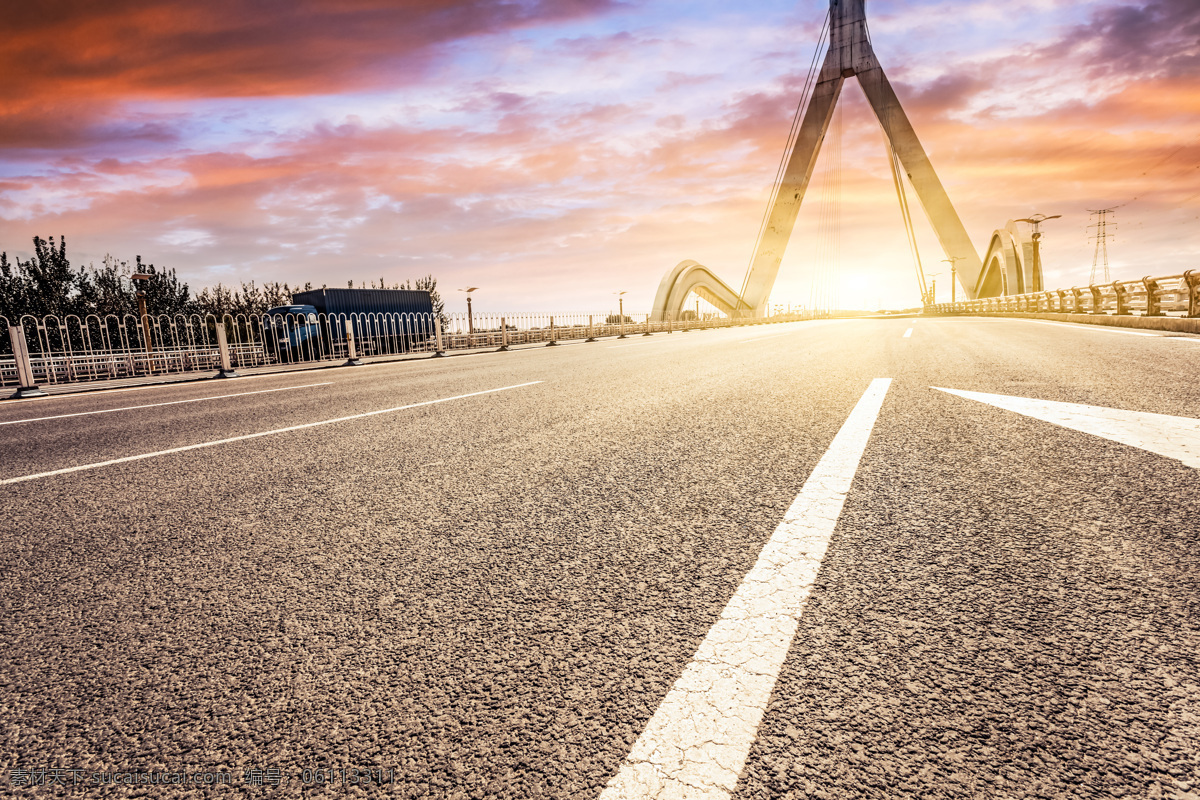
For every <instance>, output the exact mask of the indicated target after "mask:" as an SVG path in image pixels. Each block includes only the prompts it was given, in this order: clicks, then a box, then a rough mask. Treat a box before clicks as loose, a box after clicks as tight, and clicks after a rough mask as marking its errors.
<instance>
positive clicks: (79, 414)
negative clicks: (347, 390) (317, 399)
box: [0, 381, 333, 425]
mask: <svg viewBox="0 0 1200 800" xmlns="http://www.w3.org/2000/svg"><path fill="white" fill-rule="evenodd" d="M332 383H333V381H326V382H324V383H306V384H304V385H303V386H282V387H280V388H278V389H257V390H255V391H253V392H237V393H236V394H218V395H214V396H212V397H193V398H191V399H190V400H168V401H167V402H165V403H147V404H146V405H142V406H125V407H123V408H102V409H99V410H97V411H77V412H75V413H74V414H55V415H53V416H50V417H32V418H30V419H10V420H6V421H4V422H0V425H19V424H21V423H22V422H42V421H43V420H48V419H63V418H64V417H86V416H87V415H89V414H112V413H114V412H117V411H136V410H137V409H139V408H157V407H158V406H175V405H180V404H181V403H202V402H204V401H205V400H224V399H225V398H227V397H245V396H246V395H250V394H266V393H267V392H286V391H288V390H289V389H311V388H312V387H314V386H329V385H330V384H332Z"/></svg>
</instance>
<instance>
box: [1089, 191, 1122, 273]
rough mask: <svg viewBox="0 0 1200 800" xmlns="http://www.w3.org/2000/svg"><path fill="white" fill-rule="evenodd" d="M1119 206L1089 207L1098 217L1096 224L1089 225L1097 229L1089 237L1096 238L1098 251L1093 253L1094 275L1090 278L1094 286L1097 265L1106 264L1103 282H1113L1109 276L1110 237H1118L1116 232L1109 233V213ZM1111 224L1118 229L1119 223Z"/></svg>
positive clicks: (1090, 227) (1091, 212)
mask: <svg viewBox="0 0 1200 800" xmlns="http://www.w3.org/2000/svg"><path fill="white" fill-rule="evenodd" d="M1118 208H1120V206H1113V207H1112V208H1089V209H1088V213H1089V214H1095V215H1096V217H1097V219H1096V224H1094V225H1088V230H1091V229H1092V228H1095V229H1096V232H1095V233H1094V234H1092V235H1091V236H1090V237H1088V240H1089V241H1091V240H1092V239H1094V240H1095V241H1096V251H1095V253H1094V254H1093V255H1092V276H1091V277H1090V278H1088V284H1089V285H1092V286H1095V285H1096V267H1098V266H1100V265H1101V264H1103V265H1104V281H1103V282H1104V283H1111V282H1112V278H1111V277H1109V274H1108V238H1109V237H1110V236H1111V237H1112V238H1113V239H1116V238H1117V236H1116V234H1115V233H1109V231H1108V226H1109V224H1110V221H1109V219H1108V215H1109V214H1112V213H1113V212H1114V211H1116V210H1117V209H1118ZM1111 224H1112V226H1113V228H1114V229H1116V227H1117V223H1116V222H1112V223H1111Z"/></svg>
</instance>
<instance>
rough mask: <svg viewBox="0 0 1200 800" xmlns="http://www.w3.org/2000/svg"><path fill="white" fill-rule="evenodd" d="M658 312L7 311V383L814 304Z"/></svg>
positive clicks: (370, 351)
mask: <svg viewBox="0 0 1200 800" xmlns="http://www.w3.org/2000/svg"><path fill="white" fill-rule="evenodd" d="M686 316H687V318H686V319H679V320H675V319H666V320H662V321H658V320H652V319H651V317H650V315H649V314H625V315H624V318H623V319H622V317H621V316H620V315H618V314H614V313H611V312H608V313H603V314H583V313H567V314H549V313H544V314H543V313H518V314H491V313H479V312H476V313H474V314H471V315H470V316H468V315H467V314H449V315H445V316H443V317H440V318H439V317H437V316H435V315H431V314H350V315H346V314H332V315H326V314H308V315H304V314H271V315H267V314H261V315H249V316H247V315H244V314H238V315H236V316H233V315H228V314H226V315H225V316H224V317H222V318H221V319H217V318H216V317H215V316H213V315H211V314H209V315H206V316H203V317H202V316H200V315H198V314H192V315H183V314H178V315H175V316H166V315H163V316H149V315H148V316H144V317H138V316H136V315H132V314H130V315H126V316H123V317H117V316H114V315H109V316H106V317H103V318H101V317H99V316H96V315H90V316H87V317H85V318H82V319H81V318H79V317H78V316H75V315H70V316H67V317H55V316H46V317H41V318H38V317H34V316H31V315H25V316H23V317H21V318H19V319H17V320H15V321H10V320H8V319H7V318H5V317H2V316H0V387H17V388H18V389H19V391H18V394H19V395H21V396H28V395H30V394H34V393H36V392H37V388H36V387H37V385H39V384H41V385H55V384H69V383H83V382H89V381H104V380H114V379H121V378H136V377H143V376H154V375H170V374H177V373H187V372H216V373H217V374H218V375H222V376H227V377H232V376H236V375H237V374H238V372H237V370H239V369H240V370H249V369H255V370H260V369H269V368H271V367H287V366H289V365H304V364H310V365H320V364H329V365H336V364H339V363H341V364H354V363H360V359H373V358H379V357H395V356H404V355H410V354H422V353H424V354H428V355H431V356H436V355H440V354H444V353H447V352H452V351H461V350H471V349H494V350H506V349H508V348H509V347H514V346H521V345H526V346H527V345H537V344H544V345H551V346H552V345H556V344H558V343H559V342H561V341H568V340H576V341H578V340H583V341H592V340H595V339H599V338H602V337H620V336H627V337H628V336H648V335H651V334H657V333H676V332H684V331H691V330H703V329H708V328H725V327H731V326H740V325H751V324H763V323H767V322H793V321H798V320H802V319H810V318H812V315H811V314H807V315H806V314H786V315H779V316H774V317H763V318H747V319H730V318H728V317H722V316H718V315H715V314H713V315H710V314H705V315H704V318H702V319H696V318H695V317H694V315H692V314H691V313H689V314H687V315H686Z"/></svg>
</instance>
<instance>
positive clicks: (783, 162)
mask: <svg viewBox="0 0 1200 800" xmlns="http://www.w3.org/2000/svg"><path fill="white" fill-rule="evenodd" d="M829 22H830V13H829V12H828V11H827V12H825V21H824V22H823V23H822V24H821V33H820V35H819V36H818V37H817V46H816V48H815V49H814V50H813V56H812V60H811V61H810V62H809V65H808V74H807V75H806V76H805V78H804V88H803V89H802V90H801V92H800V102H798V103H797V104H796V113H795V114H793V115H792V127H791V128H790V129H789V130H788V138H787V145H786V146H785V147H784V148H783V154H782V155H781V156H780V157H779V166H778V167H777V168H776V169H775V178H774V179H773V180H772V181H771V193H770V195H769V196H768V198H767V207H766V208H764V209H763V215H762V220H761V221H760V222H759V224H758V235H757V236H756V237H755V238H754V249H753V250H751V251H750V261H749V263H747V264H746V274H745V275H744V276H742V289H741V291H740V292H738V298H737V306H735V309H734V310H738V309H740V308H741V307H742V303H743V298H744V297H745V295H746V286H747V284H748V283H749V282H750V271H751V270H752V269H753V268H754V259H755V258H756V257H757V255H758V250H759V248H760V247H761V246H762V240H763V234H764V233H765V232H766V229H767V222H768V221H769V219H770V216H771V209H772V208H774V207H775V201H776V199H777V198H778V197H779V190H780V188H782V186H783V177H784V173H785V172H786V171H787V163H788V157H789V156H790V155H791V153H792V148H793V147H795V146H796V139H797V137H799V135H800V124H801V122H802V121H803V114H804V110H805V109H806V108H807V107H808V101H809V99H810V98H811V95H812V90H813V87H814V86H815V83H816V76H817V72H818V66H817V59H818V57H819V56H820V54H821V49H822V48H823V47H824V46H825V41H826V39H827V37H828V36H829Z"/></svg>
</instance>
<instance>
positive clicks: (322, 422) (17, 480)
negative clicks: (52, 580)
mask: <svg viewBox="0 0 1200 800" xmlns="http://www.w3.org/2000/svg"><path fill="white" fill-rule="evenodd" d="M541 382H542V381H529V382H528V383H517V384H513V385H512V386H501V387H500V388H498V389H484V390H483V391H482V392H468V393H467V394H458V395H455V396H454V397H442V398H439V399H437V400H425V401H423V402H420V403H409V404H408V405H406V406H394V407H392V408H381V409H379V410H378V411H367V412H364V413H362V414H351V415H349V416H347V417H337V418H335V419H323V420H320V421H319V422H306V423H304V424H303V425H289V426H288V427H286V428H276V429H275V430H270V431H260V432H259V433H247V434H245V435H243V436H231V437H229V438H228V439H217V440H216V441H212V442H200V443H199V444H189V445H185V446H183V447H172V448H170V449H169V450H156V451H155V452H153V453H139V454H138V455H135V456H125V457H124V458H113V459H110V460H108V461H97V462H96V463H94V464H81V465H79V466H77V467H66V468H65V469H55V470H51V471H49V472H39V473H37V474H34V475H21V476H20V477H16V478H6V479H4V480H0V486H2V485H4V484H9V483H21V482H23V481H32V480H35V479H37V478H49V477H52V476H54V475H66V474H68V473H71V472H81V471H83V470H86V469H99V468H100V467H109V466H112V465H113V464H125V463H127V462H130V461H141V460H142V459H145V458H155V457H157V456H165V455H170V454H171V453H183V452H186V451H188V450H199V449H200V448H202V447H215V446H217V445H219V444H230V443H231V442H244V441H246V440H247V439H258V438H259V437H262V436H274V435H275V434H279V433H288V432H290V431H302V430H305V429H306V428H316V427H319V426H321V425H332V424H334V423H335V422H348V421H349V420H352V419H362V418H363V417H374V416H376V415H378V414H390V413H392V412H395V411H404V410H406V409H409V408H420V407H421V406H432V405H435V404H437V403H449V402H450V401H451V400H462V399H464V398H467V397H478V396H479V395H483V394H493V393H495V392H504V391H508V390H509V389H520V388H521V387H523V386H533V385H534V384H538V383H541Z"/></svg>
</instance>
